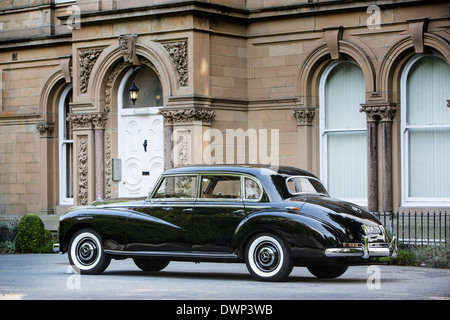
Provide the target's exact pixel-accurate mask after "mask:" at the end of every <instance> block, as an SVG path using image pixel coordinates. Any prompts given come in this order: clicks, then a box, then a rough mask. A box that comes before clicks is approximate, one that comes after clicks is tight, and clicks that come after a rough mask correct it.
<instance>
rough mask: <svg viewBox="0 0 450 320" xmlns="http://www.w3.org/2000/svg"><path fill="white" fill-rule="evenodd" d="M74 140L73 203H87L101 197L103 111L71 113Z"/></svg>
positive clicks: (102, 185)
mask: <svg viewBox="0 0 450 320" xmlns="http://www.w3.org/2000/svg"><path fill="white" fill-rule="evenodd" d="M67 120H68V121H71V122H72V126H73V140H74V161H73V163H74V204H75V205H88V204H89V203H91V202H92V201H94V200H95V199H96V198H98V197H102V198H103V197H104V192H105V191H104V174H105V170H104V152H105V150H104V126H105V123H106V120H107V115H106V114H105V113H84V114H77V113H71V114H69V115H68V116H67Z"/></svg>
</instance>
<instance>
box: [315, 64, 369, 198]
mask: <svg viewBox="0 0 450 320" xmlns="http://www.w3.org/2000/svg"><path fill="white" fill-rule="evenodd" d="M364 102H365V85H364V76H363V73H362V70H361V68H359V67H358V66H357V65H356V64H355V63H353V62H349V61H345V62H343V61H338V62H334V63H332V64H330V65H329V66H328V67H327V69H326V70H325V72H324V74H323V76H322V78H321V83H320V136H321V139H320V141H321V178H322V180H323V182H324V183H325V185H326V186H327V188H328V191H329V193H330V195H331V196H333V197H336V198H340V199H346V200H349V201H352V202H355V203H358V204H360V205H367V148H366V145H367V142H366V117H365V115H364V114H362V113H360V112H359V109H360V107H361V106H360V104H361V103H364Z"/></svg>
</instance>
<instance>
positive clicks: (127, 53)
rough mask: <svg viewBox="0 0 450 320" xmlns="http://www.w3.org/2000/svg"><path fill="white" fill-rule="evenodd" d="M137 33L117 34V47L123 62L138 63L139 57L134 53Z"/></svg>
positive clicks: (136, 64)
mask: <svg viewBox="0 0 450 320" xmlns="http://www.w3.org/2000/svg"><path fill="white" fill-rule="evenodd" d="M137 37H138V35H137V34H121V35H120V36H119V47H120V52H121V53H122V56H123V59H124V60H125V62H128V63H131V64H132V65H133V66H138V65H140V64H141V63H140V61H139V57H138V56H137V54H136V46H135V44H136V40H137Z"/></svg>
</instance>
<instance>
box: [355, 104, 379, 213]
mask: <svg viewBox="0 0 450 320" xmlns="http://www.w3.org/2000/svg"><path fill="white" fill-rule="evenodd" d="M359 111H360V112H365V113H366V116H367V209H368V210H369V211H371V212H375V211H378V155H377V147H378V145H377V144H378V130H377V129H378V128H377V122H378V114H377V107H374V106H370V105H362V108H361V109H360V110H359Z"/></svg>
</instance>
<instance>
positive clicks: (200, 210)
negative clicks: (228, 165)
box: [192, 174, 245, 253]
mask: <svg viewBox="0 0 450 320" xmlns="http://www.w3.org/2000/svg"><path fill="white" fill-rule="evenodd" d="M199 181H200V195H199V198H198V199H197V202H196V204H195V208H194V220H193V243H192V250H193V251H203V252H211V253H214V252H215V253H217V252H221V253H224V252H226V253H231V242H232V239H233V235H234V232H235V230H236V227H237V226H238V225H239V223H240V222H241V221H242V220H243V219H244V218H245V211H244V205H243V202H242V197H241V194H242V193H241V184H242V182H241V177H240V176H239V175H232V174H202V175H201V176H200V179H199Z"/></svg>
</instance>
